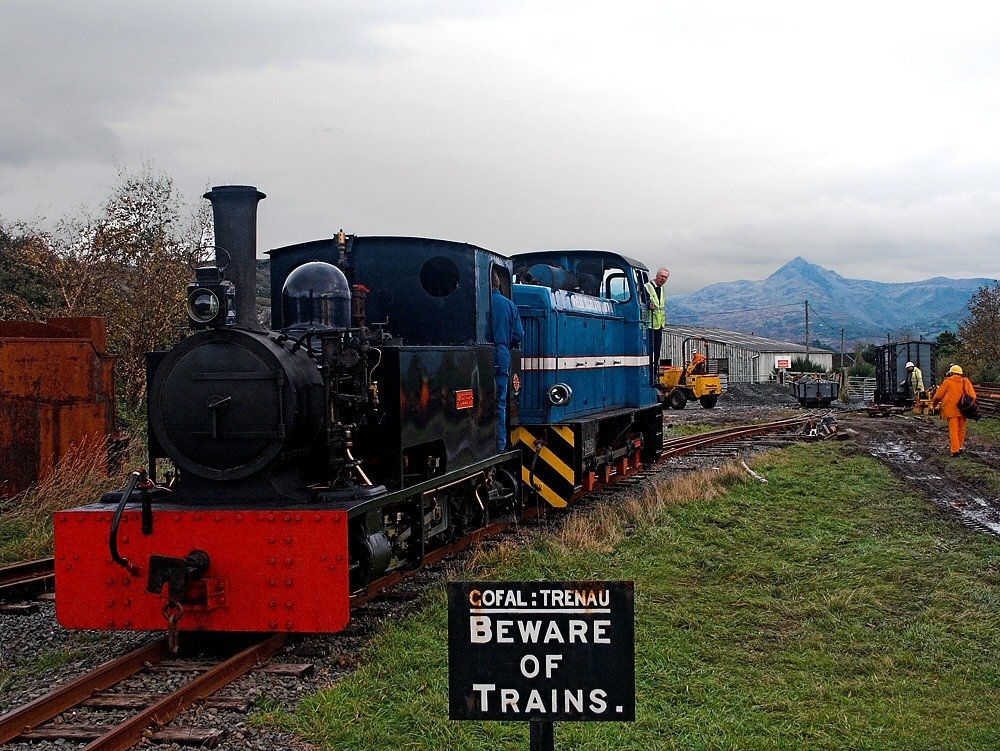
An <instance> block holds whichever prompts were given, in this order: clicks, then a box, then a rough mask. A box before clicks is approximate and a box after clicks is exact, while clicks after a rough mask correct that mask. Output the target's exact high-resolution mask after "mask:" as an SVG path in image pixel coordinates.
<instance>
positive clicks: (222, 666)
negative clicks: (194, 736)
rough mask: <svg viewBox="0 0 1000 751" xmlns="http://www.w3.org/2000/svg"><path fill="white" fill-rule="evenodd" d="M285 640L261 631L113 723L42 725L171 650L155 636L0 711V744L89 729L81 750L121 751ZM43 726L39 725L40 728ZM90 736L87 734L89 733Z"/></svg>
mask: <svg viewBox="0 0 1000 751" xmlns="http://www.w3.org/2000/svg"><path fill="white" fill-rule="evenodd" d="M284 643H285V635H284V634H265V635H263V636H262V637H260V638H259V639H257V640H256V641H255V642H254V643H252V644H251V645H250V646H248V647H246V648H245V649H243V650H242V651H240V652H238V653H237V654H235V655H233V656H232V657H229V658H228V659H225V660H223V661H222V662H220V663H219V664H218V665H214V666H213V667H212V668H210V669H209V670H207V671H205V672H204V673H201V674H200V675H198V676H196V677H195V678H193V679H192V680H190V681H188V682H187V683H185V684H183V685H182V686H180V687H178V688H177V689H176V690H174V691H173V692H171V693H170V694H167V695H165V696H163V697H160V698H157V699H156V700H155V701H153V703H151V704H150V705H149V706H148V707H146V708H144V709H141V710H140V711H139V712H137V713H136V714H134V715H132V716H131V717H129V718H127V719H125V720H124V721H122V722H120V723H118V724H117V725H112V726H101V725H97V726H92V727H90V728H87V729H85V730H83V731H81V730H80V729H79V728H71V727H67V726H64V725H58V724H57V725H52V726H43V723H46V722H48V721H49V720H52V719H54V718H55V717H57V716H58V715H60V714H62V713H63V712H65V711H66V710H68V709H72V708H74V707H76V706H79V705H80V704H82V703H83V702H85V701H87V700H89V699H90V698H91V697H92V696H93V695H94V694H96V693H97V692H99V691H103V690H104V689H106V688H109V687H110V686H113V685H115V684H117V683H120V682H121V681H123V680H125V679H127V678H131V677H132V676H134V675H136V674H138V673H141V672H142V671H143V670H145V669H146V668H148V667H149V666H150V665H155V664H156V663H158V662H161V661H162V660H164V659H165V658H166V657H167V656H168V655H169V654H170V648H169V645H168V643H167V639H166V638H162V639H157V640H156V641H154V642H151V643H150V644H147V645H146V646H144V647H140V648H139V649H136V650H134V651H132V652H129V653H128V654H126V655H123V656H122V657H118V658H116V659H114V660H111V661H109V662H106V663H104V664H103V665H101V666H99V667H98V668H96V669H95V670H93V671H91V672H89V673H87V674H85V675H82V676H80V677H79V678H76V679H75V680H72V681H70V682H69V683H66V684H64V685H62V686H58V687H57V688H55V689H53V690H52V691H51V692H49V693H48V694H46V695H44V696H41V697H39V698H38V699H35V700H34V701H32V702H31V703H29V704H26V705H25V706H23V707H21V708H19V709H15V710H14V711H12V712H9V713H8V714H5V715H3V716H0V744H3V743H7V742H8V741H11V740H14V739H22V740H41V739H53V738H60V737H66V736H67V735H69V734H71V733H74V732H75V733H77V734H79V733H81V732H83V733H85V734H86V733H87V731H90V732H89V736H90V737H93V740H92V741H91V742H90V743H89V744H88V745H87V746H86V747H85V749H84V751H124V749H128V748H131V747H132V746H134V745H136V744H137V743H139V742H140V741H141V740H142V739H143V737H144V733H145V732H146V730H147V729H148V728H150V727H152V726H157V727H159V726H162V725H165V724H166V723H168V722H170V721H171V720H173V719H174V718H175V717H177V716H178V715H179V714H181V713H182V712H183V711H184V710H186V709H187V708H188V707H190V706H191V705H192V704H194V703H195V702H196V701H198V700H200V699H204V698H207V697H208V696H211V695H212V694H213V693H215V692H216V691H218V690H219V689H220V688H222V687H223V686H226V685H228V684H229V683H232V682H233V681H234V680H236V679H237V678H239V677H240V676H242V675H244V674H245V673H247V672H249V671H250V670H251V669H252V668H253V667H254V666H255V665H256V664H257V663H258V662H263V661H266V660H268V659H270V658H271V656H273V655H274V654H275V653H276V652H277V651H278V650H279V649H281V647H282V646H283V645H284ZM40 726H42V727H40ZM88 739H89V737H88Z"/></svg>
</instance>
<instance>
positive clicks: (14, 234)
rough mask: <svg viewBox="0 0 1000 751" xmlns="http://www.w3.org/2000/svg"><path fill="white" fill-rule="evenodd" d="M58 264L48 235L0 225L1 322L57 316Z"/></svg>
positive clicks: (35, 319)
mask: <svg viewBox="0 0 1000 751" xmlns="http://www.w3.org/2000/svg"><path fill="white" fill-rule="evenodd" d="M57 260H58V259H57V258H56V254H55V251H54V250H53V248H52V241H51V238H50V237H49V236H48V235H46V234H45V233H43V232H41V231H39V230H36V229H34V228H32V227H30V226H28V225H26V224H23V223H18V224H14V225H11V226H8V225H5V224H4V223H2V222H0V320H32V321H37V320H39V319H41V318H45V317H46V316H49V315H52V314H53V313H56V312H58V309H59V307H60V305H59V284H58V280H57V276H56V265H57Z"/></svg>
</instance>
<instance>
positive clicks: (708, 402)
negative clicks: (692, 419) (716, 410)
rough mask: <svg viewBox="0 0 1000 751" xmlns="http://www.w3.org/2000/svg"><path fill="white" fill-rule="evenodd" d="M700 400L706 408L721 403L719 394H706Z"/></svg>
mask: <svg viewBox="0 0 1000 751" xmlns="http://www.w3.org/2000/svg"><path fill="white" fill-rule="evenodd" d="M698 401H699V402H701V406H702V407H704V408H705V409H712V407H714V406H715V405H716V404H718V403H719V395H718V394H705V396H703V397H701V398H700V399H699V400H698Z"/></svg>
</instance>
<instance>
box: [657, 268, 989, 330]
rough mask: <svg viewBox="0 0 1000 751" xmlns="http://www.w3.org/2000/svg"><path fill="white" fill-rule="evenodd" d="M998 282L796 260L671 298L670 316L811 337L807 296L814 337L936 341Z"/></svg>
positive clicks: (682, 321) (688, 322)
mask: <svg viewBox="0 0 1000 751" xmlns="http://www.w3.org/2000/svg"><path fill="white" fill-rule="evenodd" d="M990 283H992V280H991V279H948V278H946V277H943V276H937V277H934V278H933V279H926V280H924V281H920V282H903V283H888V282H872V281H867V280H864V279H845V278H844V277H842V276H841V275H840V274H838V273H837V272H835V271H831V270H829V269H824V268H823V267H822V266H817V265H816V264H814V263H809V262H808V261H806V260H805V259H804V258H800V257H796V258H793V259H792V260H791V261H789V262H788V263H786V264H785V265H784V266H782V267H781V268H780V269H778V270H777V271H775V272H774V273H773V274H771V275H770V276H769V277H767V279H764V280H763V281H747V280H740V281H736V282H724V283H721V284H712V285H710V286H708V287H704V288H703V289H700V290H698V291H697V292H693V293H692V294H690V295H676V296H669V299H668V302H667V320H668V322H670V323H677V324H681V325H685V326H714V327H718V328H724V329H732V330H734V331H742V332H745V333H748V334H749V333H752V334H756V335H757V336H766V337H769V338H773V339H782V340H784V341H789V342H802V343H804V342H805V301H806V300H808V301H809V338H810V340H811V341H815V340H817V339H818V340H819V341H820V342H822V343H823V345H825V346H827V347H829V348H830V349H837V348H839V346H840V330H841V328H843V329H844V337H845V340H846V342H847V343H848V345H849V346H853V343H854V342H855V341H857V340H864V341H884V340H885V338H886V335H887V334H889V335H891V336H892V337H893V338H897V337H899V336H904V335H906V336H911V337H913V338H918V337H920V336H923V337H924V338H925V339H933V338H934V337H936V336H937V335H938V334H940V333H941V332H942V331H953V332H954V331H956V330H957V327H958V322H959V320H960V319H962V318H964V317H966V316H967V315H968V313H969V311H968V308H967V307H966V306H967V303H968V301H969V298H970V297H971V296H972V295H973V293H974V292H975V291H976V290H978V289H979V288H980V287H982V286H984V285H987V284H990Z"/></svg>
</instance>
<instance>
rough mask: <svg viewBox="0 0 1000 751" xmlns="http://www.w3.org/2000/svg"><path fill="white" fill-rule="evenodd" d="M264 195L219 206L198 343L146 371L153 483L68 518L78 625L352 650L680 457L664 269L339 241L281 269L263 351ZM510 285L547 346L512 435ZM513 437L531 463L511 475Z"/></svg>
mask: <svg viewBox="0 0 1000 751" xmlns="http://www.w3.org/2000/svg"><path fill="white" fill-rule="evenodd" d="M264 197H265V196H264V195H263V194H262V193H260V192H259V191H257V189H256V188H254V187H250V186H221V187H215V188H213V189H212V190H211V191H210V192H208V193H206V194H205V198H207V199H208V200H210V201H211V202H212V208H213V213H214V219H215V233H216V247H217V251H216V262H215V265H214V266H207V267H203V268H199V269H197V271H196V278H195V280H194V282H193V283H192V284H191V285H189V287H188V300H187V313H188V318H189V323H190V325H191V327H192V329H194V333H192V334H191V335H189V336H187V337H186V338H184V339H183V340H182V341H181V342H180V343H179V344H178V345H177V346H175V347H174V348H173V349H171V350H169V351H167V352H157V353H150V354H149V355H148V356H147V375H148V397H147V398H148V404H147V406H148V427H149V433H148V435H149V445H148V449H149V465H148V472H146V471H145V470H136V471H135V472H133V473H132V475H131V476H130V478H129V481H128V483H127V484H126V486H125V487H124V488H122V489H121V490H117V491H113V492H110V493H107V494H105V496H104V497H103V498H101V499H100V501H99V502H96V503H93V504H90V505H87V506H83V507H79V508H74V509H70V510H67V511H61V512H58V513H57V514H56V517H55V558H56V572H57V573H56V577H57V578H56V590H57V598H56V612H57V617H58V619H59V621H60V623H62V624H63V625H64V626H66V627H69V628H88V629H138V630H161V629H165V628H169V629H172V630H209V631H289V632H332V631H337V630H339V629H342V628H343V627H345V626H346V625H347V623H348V622H349V620H350V596H351V594H352V592H356V591H358V590H360V589H363V588H364V587H365V586H366V585H367V584H369V583H370V582H371V581H372V580H373V579H375V578H377V577H380V576H382V575H384V574H386V573H387V572H391V571H395V570H400V569H412V568H416V567H419V566H420V565H421V564H422V561H423V559H424V556H425V555H426V554H427V553H428V552H429V551H431V550H433V549H435V548H437V547H440V546H442V545H445V544H448V543H449V542H451V541H453V540H455V539H457V538H460V537H462V536H463V535H465V534H467V533H469V532H470V531H472V530H474V529H477V528H480V527H482V526H484V525H486V524H488V523H490V522H494V521H502V520H513V519H515V518H518V517H520V516H522V515H523V514H524V513H525V512H526V510H527V509H528V508H532V507H536V506H540V505H548V506H555V507H562V506H565V505H567V504H568V503H570V502H571V501H572V500H574V499H575V498H576V497H578V496H580V495H581V494H583V493H585V492H587V491H588V490H591V489H593V488H594V487H595V486H596V485H597V484H598V483H600V482H609V481H611V480H613V479H614V478H615V477H619V476H623V475H626V474H628V473H629V472H630V471H632V470H633V469H635V468H636V467H638V466H639V465H640V464H642V463H643V462H649V461H652V460H653V459H654V458H655V457H656V456H657V455H658V453H659V451H660V449H661V447H662V442H663V435H662V411H661V407H660V404H659V402H658V400H657V392H656V390H655V388H654V387H653V385H652V383H651V362H650V355H649V349H648V344H647V330H646V329H645V328H644V326H643V322H644V316H645V315H646V312H645V311H646V310H647V308H648V300H646V298H645V282H646V281H647V280H648V270H647V269H646V267H645V266H644V265H643V264H641V263H639V262H638V261H635V260H632V259H629V258H626V257H624V256H621V255H619V254H616V253H612V252H608V251H593V250H570V251H542V252H534V253H523V254H518V255H515V256H513V257H511V258H507V257H504V256H502V255H500V254H497V253H494V252H491V251H489V250H486V249H483V248H479V247H476V246H474V245H468V244H465V243H457V242H450V241H444V240H434V239H424V238H406V237H359V236H353V235H346V234H344V233H343V232H342V231H341V232H340V233H338V234H337V235H336V236H335V237H332V238H327V239H322V240H317V241H314V242H307V243H301V244H298V245H291V246H287V247H283V248H277V249H274V250H272V251H270V257H271V264H270V267H271V314H272V327H271V329H269V330H265V329H263V328H261V327H260V325H259V324H258V322H257V317H256V310H255V286H256V285H255V273H256V232H257V231H256V221H257V205H258V202H259V201H260V200H261V199H263V198H264ZM219 249H222V250H219ZM223 251H225V252H223ZM495 282H499V286H500V289H501V292H502V293H503V294H504V295H505V296H508V297H512V299H513V300H514V302H515V304H516V305H517V307H518V310H519V312H520V315H521V318H522V321H523V323H524V328H525V337H524V341H523V343H522V349H521V352H520V353H518V352H517V351H516V350H515V352H514V353H513V355H514V356H513V358H512V361H513V362H512V373H511V389H510V391H511V393H510V396H509V398H510V400H511V401H510V404H509V408H508V410H507V413H508V415H509V422H510V424H509V425H506V426H498V424H497V403H496V396H497V389H496V384H495V381H494V375H493V349H494V345H493V343H492V341H491V325H490V316H491V310H490V305H491V303H490V300H491V289H492V284H493V283H495ZM499 431H502V432H501V433H500V434H501V435H503V436H506V437H509V439H510V441H509V444H508V445H509V446H510V450H507V451H503V452H499V453H498V451H497V436H498V432H499Z"/></svg>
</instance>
